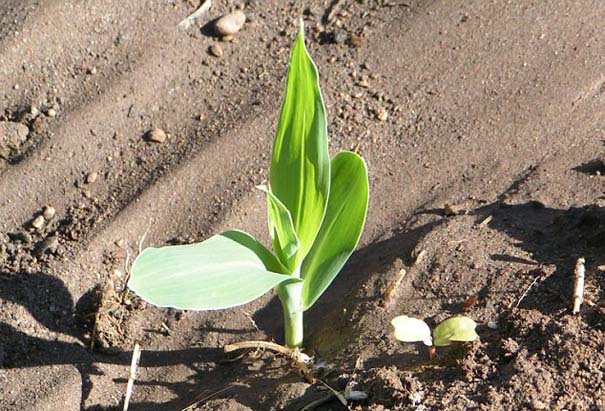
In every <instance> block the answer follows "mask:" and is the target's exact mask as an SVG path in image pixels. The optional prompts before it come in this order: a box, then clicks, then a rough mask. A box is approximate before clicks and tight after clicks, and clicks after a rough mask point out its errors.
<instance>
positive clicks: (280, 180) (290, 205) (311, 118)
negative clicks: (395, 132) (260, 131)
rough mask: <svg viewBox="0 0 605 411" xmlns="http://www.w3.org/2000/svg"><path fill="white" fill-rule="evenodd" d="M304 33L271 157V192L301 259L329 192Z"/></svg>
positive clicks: (323, 133) (324, 139)
mask: <svg viewBox="0 0 605 411" xmlns="http://www.w3.org/2000/svg"><path fill="white" fill-rule="evenodd" d="M303 33H304V30H303V27H302V24H301V28H300V32H299V34H298V37H297V39H296V41H295V43H294V47H293V49H292V55H291V59H290V67H289V69H288V80H287V86H286V95H285V97H284V102H283V105H282V109H281V114H280V117H279V124H278V126H277V135H276V137H275V142H274V144H273V153H272V158H271V172H270V186H271V191H272V192H273V194H275V196H277V198H279V200H280V201H281V202H282V203H283V204H284V205H285V206H286V208H287V209H288V210H289V211H290V213H291V215H292V221H293V223H294V229H295V231H296V233H297V234H298V238H299V240H300V243H301V246H300V250H299V253H300V257H301V258H304V256H305V255H306V254H307V252H308V251H309V249H310V248H311V246H312V244H313V241H314V240H315V237H316V236H317V232H318V230H319V227H320V225H321V222H322V220H323V216H324V213H325V209H326V204H327V200H328V192H329V188H330V158H329V155H328V132H327V125H326V124H327V122H326V112H325V108H324V103H323V100H322V97H321V91H320V89H319V77H318V74H317V68H316V67H315V64H314V63H313V61H312V60H311V57H310V56H309V54H308V53H307V50H306V48H305V40H304V34H303Z"/></svg>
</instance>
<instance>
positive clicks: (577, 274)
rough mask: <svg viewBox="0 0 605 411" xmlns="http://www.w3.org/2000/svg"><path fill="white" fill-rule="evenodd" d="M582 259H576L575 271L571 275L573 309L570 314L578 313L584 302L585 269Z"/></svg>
mask: <svg viewBox="0 0 605 411" xmlns="http://www.w3.org/2000/svg"><path fill="white" fill-rule="evenodd" d="M585 262H586V261H585V260H584V258H578V261H576V269H575V270H574V273H573V309H572V311H571V312H572V313H573V314H577V313H579V312H580V306H581V305H582V302H583V300H584V277H585V275H586V268H585V266H584V263H585Z"/></svg>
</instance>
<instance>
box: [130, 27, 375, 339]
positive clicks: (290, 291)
mask: <svg viewBox="0 0 605 411" xmlns="http://www.w3.org/2000/svg"><path fill="white" fill-rule="evenodd" d="M259 188H260V189H261V190H263V191H264V192H265V193H266V196H267V204H268V218H269V230H270V234H271V237H272V243H273V244H272V245H273V251H274V253H271V252H270V251H269V250H268V249H267V248H265V247H264V246H263V245H262V244H261V243H260V242H259V241H257V240H256V239H255V238H254V237H252V236H251V235H249V234H247V233H245V232H243V231H238V230H232V231H226V232H223V233H221V234H218V235H215V236H213V237H210V238H209V239H207V240H206V241H203V242H201V243H197V244H190V245H178V246H167V247H161V248H147V249H146V250H144V251H143V252H142V253H141V254H140V255H139V256H138V257H137V258H136V260H135V261H134V263H133V266H132V270H131V277H130V280H129V283H128V286H129V287H130V289H131V290H133V291H134V292H135V293H136V294H138V295H139V296H140V297H141V298H143V299H144V300H146V301H148V302H150V303H152V304H154V305H157V306H161V307H175V308H179V309H186V310H217V309H225V308H230V307H235V306H238V305H241V304H245V303H247V302H250V301H252V300H254V299H256V298H258V297H260V296H261V295H263V294H264V293H266V292H267V291H269V290H271V289H273V288H275V289H276V291H277V295H278V296H279V299H280V301H281V303H282V306H283V312H284V323H285V327H284V328H285V343H286V345H287V346H289V347H299V346H301V345H302V342H303V312H304V311H305V310H307V309H309V308H310V307H311V306H312V305H313V304H314V303H315V302H316V301H317V299H318V298H319V297H320V296H321V295H322V294H323V292H324V291H325V290H326V289H327V288H328V286H329V285H330V284H331V282H332V281H333V280H334V278H335V277H336V275H337V274H338V272H339V271H340V270H341V269H342V267H343V266H344V264H345V262H346V261H347V260H348V258H349V257H350V255H351V254H352V253H353V251H354V250H355V247H356V246H357V243H358V241H359V237H360V235H361V232H362V229H363V225H364V222H365V218H366V212H367V205H368V196H369V192H368V175H367V169H366V165H365V162H364V160H363V159H362V158H361V157H360V156H359V155H357V154H355V153H353V152H346V151H345V152H341V153H339V154H337V155H336V156H334V157H333V158H332V159H331V160H330V157H329V154H328V136H327V120H326V113H325V107H324V103H323V99H322V96H321V91H320V88H319V80H318V73H317V68H316V67H315V64H314V63H313V61H312V60H311V58H310V56H309V54H308V52H307V50H306V48H305V43H304V30H303V27H302V22H301V28H300V32H299V34H298V36H297V38H296V41H295V43H294V47H293V49H292V54H291V59H290V66H289V70H288V78H287V85H286V95H285V98H284V102H283V105H282V109H281V114H280V118H279V123H278V126H277V135H276V137H275V141H274V144H273V152H272V158H271V170H270V176H269V186H268V187H259Z"/></svg>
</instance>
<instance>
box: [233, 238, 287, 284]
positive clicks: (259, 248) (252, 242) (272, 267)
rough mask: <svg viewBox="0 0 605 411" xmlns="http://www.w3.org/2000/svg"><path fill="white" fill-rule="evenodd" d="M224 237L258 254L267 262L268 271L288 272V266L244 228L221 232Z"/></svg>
mask: <svg viewBox="0 0 605 411" xmlns="http://www.w3.org/2000/svg"><path fill="white" fill-rule="evenodd" d="M221 235H222V236H224V237H227V238H230V239H231V240H233V241H235V242H237V243H239V244H241V245H243V246H244V247H246V248H248V249H250V250H251V251H253V252H254V254H256V256H257V257H258V258H260V259H261V261H262V262H263V263H264V264H265V268H266V269H267V271H271V272H274V273H280V274H286V272H287V270H286V267H284V266H283V264H282V263H280V262H279V260H278V259H277V258H276V257H275V256H274V255H273V254H272V253H271V251H269V250H267V248H266V247H265V246H264V245H262V244H261V243H259V242H258V240H257V239H256V238H254V237H252V236H251V235H250V234H248V233H246V232H245V231H242V230H228V231H225V232H223V233H222V234H221Z"/></svg>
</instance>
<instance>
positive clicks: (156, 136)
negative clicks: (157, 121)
mask: <svg viewBox="0 0 605 411" xmlns="http://www.w3.org/2000/svg"><path fill="white" fill-rule="evenodd" d="M145 136H146V138H147V140H149V141H152V142H154V143H163V142H164V141H166V133H165V132H164V130H162V129H161V128H157V127H154V128H152V129H151V130H149V131H148V132H147V133H146V135H145Z"/></svg>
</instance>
